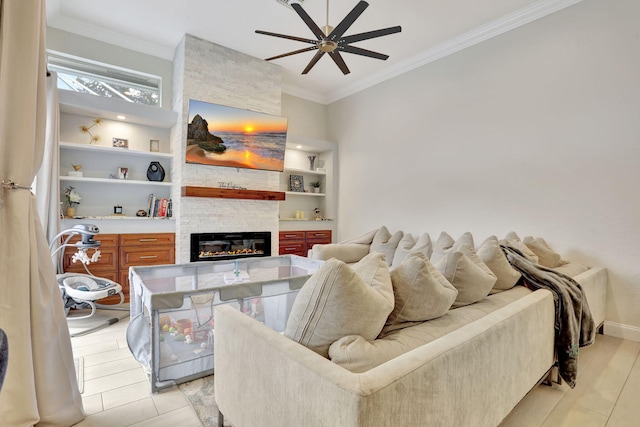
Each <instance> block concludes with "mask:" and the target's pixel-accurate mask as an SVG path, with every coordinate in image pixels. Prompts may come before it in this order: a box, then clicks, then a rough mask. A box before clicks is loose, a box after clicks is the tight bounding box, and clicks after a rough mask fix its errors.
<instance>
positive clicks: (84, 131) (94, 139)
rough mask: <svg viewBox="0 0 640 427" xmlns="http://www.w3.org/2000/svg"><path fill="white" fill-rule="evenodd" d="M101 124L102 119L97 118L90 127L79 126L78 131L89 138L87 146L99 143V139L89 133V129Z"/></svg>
mask: <svg viewBox="0 0 640 427" xmlns="http://www.w3.org/2000/svg"><path fill="white" fill-rule="evenodd" d="M101 124H102V119H101V118H99V117H96V118H95V119H93V123H92V124H91V125H90V126H84V125H83V126H80V131H81V132H82V133H88V134H89V136H91V140H90V141H89V144H93V143H94V142H98V141H100V137H99V136H98V135H94V134H92V133H91V128H92V127H94V126H100V125H101Z"/></svg>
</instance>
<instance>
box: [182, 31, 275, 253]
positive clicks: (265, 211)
mask: <svg viewBox="0 0 640 427" xmlns="http://www.w3.org/2000/svg"><path fill="white" fill-rule="evenodd" d="M173 76H174V84H173V87H174V94H173V98H174V99H173V105H174V110H175V111H176V112H177V114H178V123H177V125H176V126H175V127H174V128H173V129H172V131H171V145H172V151H173V153H174V156H175V160H174V162H173V171H172V176H173V188H172V197H173V203H174V205H173V210H174V216H175V217H176V263H180V264H182V263H188V262H190V250H191V248H190V244H191V241H190V239H191V237H190V236H191V234H192V233H215V232H225V231H234V232H252V231H266V232H270V233H271V236H272V238H271V253H272V254H277V253H278V231H279V219H278V210H279V203H278V201H277V200H253V199H227V198H209V197H183V196H182V195H181V192H182V188H183V187H185V186H197V187H209V188H217V187H219V185H218V183H219V182H226V183H228V182H231V183H233V184H235V185H238V186H241V187H244V188H247V189H249V190H261V191H278V190H279V185H280V174H279V172H273V171H260V170H252V169H238V168H228V167H214V166H207V165H197V164H187V163H185V161H184V159H185V149H186V145H185V143H184V141H185V138H186V130H187V124H188V104H189V99H197V100H200V101H205V102H210V103H216V104H222V105H228V106H231V107H236V108H244V109H248V110H253V111H260V112H265V113H269V114H276V115H279V114H280V108H281V94H282V87H281V86H282V71H281V68H280V67H279V66H277V65H275V64H270V63H268V62H266V61H264V60H262V59H259V58H254V57H252V56H248V55H245V54H243V53H240V52H236V51H234V50H232V49H229V48H226V47H224V46H220V45H217V44H215V43H211V42H209V41H206V40H203V39H199V38H197V37H194V36H191V35H185V37H184V38H183V40H182V42H181V43H180V45H179V46H178V47H177V48H176V53H175V58H174V71H173Z"/></svg>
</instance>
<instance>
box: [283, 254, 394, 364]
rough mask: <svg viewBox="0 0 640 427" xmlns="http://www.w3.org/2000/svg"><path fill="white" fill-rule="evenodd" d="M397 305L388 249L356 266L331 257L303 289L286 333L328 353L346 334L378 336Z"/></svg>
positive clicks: (295, 302)
mask: <svg viewBox="0 0 640 427" xmlns="http://www.w3.org/2000/svg"><path fill="white" fill-rule="evenodd" d="M393 306H394V304H393V287H392V285H391V277H390V275H389V267H388V266H387V264H386V262H385V260H384V256H383V255H382V254H370V255H367V256H366V257H364V258H363V259H362V260H361V261H360V262H358V263H357V264H355V265H354V266H353V267H349V266H348V265H346V264H345V263H343V262H342V261H338V260H336V259H331V260H328V261H326V262H325V263H324V264H323V265H322V266H321V267H320V268H319V269H318V270H317V271H316V272H315V273H314V274H313V275H312V276H311V277H310V278H309V280H307V282H306V283H305V284H304V286H303V287H302V288H301V289H300V292H299V293H298V296H297V297H296V300H295V301H294V303H293V306H292V308H291V314H290V315H289V319H288V320H287V325H286V327H285V331H284V335H285V336H286V337H288V338H290V339H292V340H294V341H296V342H299V343H300V344H302V345H304V346H306V347H308V348H309V349H311V350H313V351H315V352H316V353H318V354H320V355H322V356H324V357H328V354H329V346H330V345H331V343H333V342H334V341H336V340H338V339H340V338H342V337H344V336H347V335H360V336H362V337H364V338H365V339H368V340H373V339H375V338H376V337H377V336H378V334H380V331H381V330H382V328H383V327H384V324H385V322H386V319H387V317H388V316H389V313H391V311H392V310H393Z"/></svg>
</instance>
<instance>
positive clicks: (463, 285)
mask: <svg viewBox="0 0 640 427" xmlns="http://www.w3.org/2000/svg"><path fill="white" fill-rule="evenodd" d="M477 257H478V256H477V255H476V258H477ZM478 260H479V258H478ZM480 263H482V261H480ZM435 267H436V268H437V269H438V270H439V271H440V272H441V273H442V275H443V276H444V277H445V278H446V279H447V280H448V281H449V282H450V283H451V284H452V285H453V286H454V287H455V288H456V289H457V290H458V296H457V297H456V300H455V302H454V303H453V306H452V308H457V307H462V306H464V305H469V304H473V303H474V302H477V301H480V300H481V299H483V298H484V297H486V296H487V295H489V292H490V291H491V289H492V288H493V285H495V283H496V280H497V278H496V276H495V275H494V274H493V273H487V272H486V271H485V269H484V268H483V267H481V266H480V265H479V264H478V263H477V262H475V261H474V260H472V259H471V258H469V257H468V256H466V255H465V254H464V253H463V252H462V251H459V250H456V251H449V252H447V253H446V254H445V256H444V257H442V259H441V260H440V261H438V262H437V263H436V264H435ZM485 267H486V266H485Z"/></svg>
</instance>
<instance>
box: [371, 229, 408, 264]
mask: <svg viewBox="0 0 640 427" xmlns="http://www.w3.org/2000/svg"><path fill="white" fill-rule="evenodd" d="M403 235H404V233H403V232H402V231H397V232H396V233H395V234H393V235H392V234H391V232H389V230H388V229H387V227H385V226H384V225H383V226H382V227H380V229H379V230H378V232H377V233H376V235H375V236H374V237H373V242H371V252H372V253H373V252H379V253H382V254H384V256H385V258H386V260H387V265H391V264H392V263H393V255H394V254H395V253H396V248H397V247H398V243H399V242H400V239H402V236H403Z"/></svg>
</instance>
